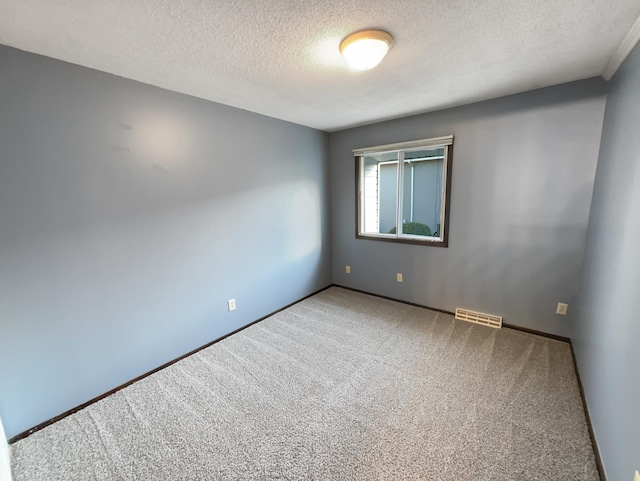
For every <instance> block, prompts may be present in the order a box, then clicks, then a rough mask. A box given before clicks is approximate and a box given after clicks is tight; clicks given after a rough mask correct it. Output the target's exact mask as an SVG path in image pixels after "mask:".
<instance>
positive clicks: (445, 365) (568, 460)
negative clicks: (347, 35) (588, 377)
mask: <svg viewBox="0 0 640 481" xmlns="http://www.w3.org/2000/svg"><path fill="white" fill-rule="evenodd" d="M12 454H13V468H14V476H15V481H40V480H42V481H74V480H83V481H88V480H94V481H97V480H100V481H117V480H140V481H143V480H144V481H149V480H163V481H164V480H204V479H216V480H240V479H242V480H268V479H269V480H271V479H273V480H275V479H288V480H294V479H305V480H322V481H332V480H355V481H358V480H362V481H374V480H393V481H397V480H409V479H411V480H438V481H472V480H473V481H480V480H483V481H514V480H525V479H526V480H540V481H543V480H544V481H548V480H554V481H563V480H566V481H569V480H575V481H577V480H580V481H597V480H598V479H599V478H598V473H597V470H596V466H595V458H594V454H593V449H592V446H591V442H590V440H589V435H588V433H587V426H586V422H585V416H584V412H583V409H582V404H581V401H580V394H579V390H578V385H577V381H576V377H575V371H574V369H573V364H572V361H571V353H570V350H569V345H568V344H566V343H564V342H560V341H555V340H552V339H547V338H543V337H538V336H532V335H530V334H525V333H522V332H518V331H513V330H510V329H502V330H497V329H491V328H488V327H482V326H477V325H473V324H470V323H465V322H463V321H456V320H454V319H453V316H450V315H448V314H441V313H437V312H434V311H430V310H427V309H423V308H419V307H413V306H409V305H406V304H401V303H397V302H393V301H388V300H385V299H380V298H377V297H372V296H368V295H364V294H360V293H356V292H352V291H347V290H345V289H341V288H337V287H332V288H330V289H328V290H326V291H323V292H321V293H320V294H317V295H315V296H313V297H311V298H309V299H307V300H305V301H303V302H301V303H298V304H296V305H294V306H292V307H290V308H289V309H286V310H285V311H282V312H280V313H278V314H276V315H274V316H272V317H270V318H268V319H266V320H264V321H262V322H260V323H258V324H256V325H254V326H252V327H249V328H248V329H246V330H244V331H242V332H240V333H238V334H235V335H233V336H231V337H229V338H227V339H225V340H223V341H221V342H219V343H217V344H214V345H213V346H211V347H209V348H207V349H204V350H202V351H200V352H198V353H197V354H194V355H192V356H190V357H188V358H186V359H184V360H182V361H179V362H178V363H176V364H174V365H172V366H170V367H168V368H166V369H163V370H162V371H159V372H157V373H155V374H152V375H151V376H149V377H147V378H145V379H143V380H141V381H138V382H136V383H134V384H132V385H131V386H129V387H127V388H125V389H123V390H121V391H119V392H117V393H115V394H113V395H112V396H110V397H108V398H106V399H104V400H102V401H100V402H98V403H95V404H93V405H91V406H89V407H88V408H86V409H84V410H82V411H79V412H78V413H76V414H73V415H72V416H69V417H67V418H65V419H63V420H62V421H59V422H57V423H55V424H53V425H51V426H49V427H47V428H45V429H43V430H41V431H38V432H36V433H35V434H32V435H31V436H29V437H27V438H25V439H23V440H21V441H18V442H17V443H16V444H14V445H13V446H12Z"/></svg>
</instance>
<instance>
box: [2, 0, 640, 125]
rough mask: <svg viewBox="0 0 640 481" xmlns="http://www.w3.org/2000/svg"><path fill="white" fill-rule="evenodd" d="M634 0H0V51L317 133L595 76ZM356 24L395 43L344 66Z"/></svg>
mask: <svg viewBox="0 0 640 481" xmlns="http://www.w3.org/2000/svg"><path fill="white" fill-rule="evenodd" d="M638 15H640V2H639V1H638V0H615V1H613V2H612V1H611V0H536V1H533V0H529V1H523V0H394V1H389V0H367V1H364V0H341V1H337V0H308V1H300V0H265V1H247V0H244V1H238V0H94V1H90V0H55V1H54V0H0V43H2V44H5V45H10V46H13V47H17V48H19V49H22V50H26V51H30V52H35V53H39V54H42V55H47V56H49V57H54V58H58V59H61V60H66V61H68V62H72V63H75V64H79V65H84V66H86V67H91V68H95V69H98V70H102V71H105V72H110V73H113V74H116V75H120V76H123V77H127V78H131V79H135V80H139V81H141V82H145V83H148V84H152V85H157V86H160V87H164V88H167V89H170V90H175V91H178V92H183V93H187V94H191V95H194V96H197V97H202V98H205V99H209V100H213V101H216V102H221V103H223V104H227V105H232V106H235V107H239V108H242V109H246V110H250V111H253V112H258V113H261V114H265V115H268V116H271V117H276V118H280V119H284V120H289V121H291V122H295V123H299V124H303V125H308V126H310V127H315V128H318V129H322V130H328V131H334V130H339V129H341V128H345V127H350V126H354V125H362V124H366V123H371V122H375V121H378V120H383V119H389V118H394V117H400V116H404V115H407V114H412V113H418V112H426V111H431V110H437V109H441V108H445V107H450V106H454V105H461V104H465V103H470V102H474V101H478V100H484V99H489V98H494V97H499V96H502V95H507V94H512V93H516V92H522V91H526V90H531V89H534V88H538V87H544V86H548V85H554V84H558V83H563V82H568V81H572V80H577V79H582V78H588V77H593V76H597V75H600V74H601V73H602V71H603V69H604V68H605V66H606V65H607V63H608V62H609V60H610V59H611V58H612V56H613V55H614V52H615V51H616V49H617V48H618V46H619V45H620V43H621V42H622V40H623V39H624V37H625V35H626V34H627V33H628V32H629V30H630V28H631V26H632V24H633V22H634V20H636V18H637V17H638ZM367 27H380V28H384V29H385V30H387V31H389V32H391V33H392V34H393V36H394V39H395V43H394V46H393V48H392V49H391V51H390V53H389V55H388V56H387V58H385V60H384V61H383V62H382V64H380V65H379V66H378V67H377V68H376V69H374V70H371V71H366V72H353V71H350V70H349V69H348V68H347V66H346V64H345V62H344V60H343V59H342V57H341V56H340V53H339V51H338V46H339V43H340V41H341V40H342V38H344V37H345V36H346V35H347V34H349V33H351V32H353V31H355V30H360V29H363V28H367Z"/></svg>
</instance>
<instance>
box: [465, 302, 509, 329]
mask: <svg viewBox="0 0 640 481" xmlns="http://www.w3.org/2000/svg"><path fill="white" fill-rule="evenodd" d="M456 319H460V320H461V321H467V322H473V323H474V324H482V325H483V326H489V327H495V328H498V329H499V328H501V327H502V317H501V316H494V315H492V314H483V313H482V312H475V311H470V310H468V309H460V308H459V307H457V308H456Z"/></svg>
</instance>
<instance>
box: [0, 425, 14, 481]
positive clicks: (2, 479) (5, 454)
mask: <svg viewBox="0 0 640 481" xmlns="http://www.w3.org/2000/svg"><path fill="white" fill-rule="evenodd" d="M0 481H11V460H10V458H9V445H8V444H7V436H5V434H4V428H3V427H2V419H0Z"/></svg>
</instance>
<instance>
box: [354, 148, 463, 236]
mask: <svg viewBox="0 0 640 481" xmlns="http://www.w3.org/2000/svg"><path fill="white" fill-rule="evenodd" d="M452 147H453V137H452V136H450V137H440V138H437V139H426V140H422V141H415V142H405V143H402V144H392V145H386V146H380V147H372V148H368V149H356V150H354V153H356V154H358V155H357V156H356V159H357V167H358V169H357V172H358V179H357V180H358V229H357V236H358V237H366V238H371V239H380V240H386V241H389V240H396V241H399V242H413V243H416V242H417V243H424V244H433V245H439V246H444V247H446V246H447V243H448V232H447V230H448V227H447V221H448V218H447V210H448V205H447V199H448V198H449V196H448V189H450V184H451V172H450V170H451V151H452Z"/></svg>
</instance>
